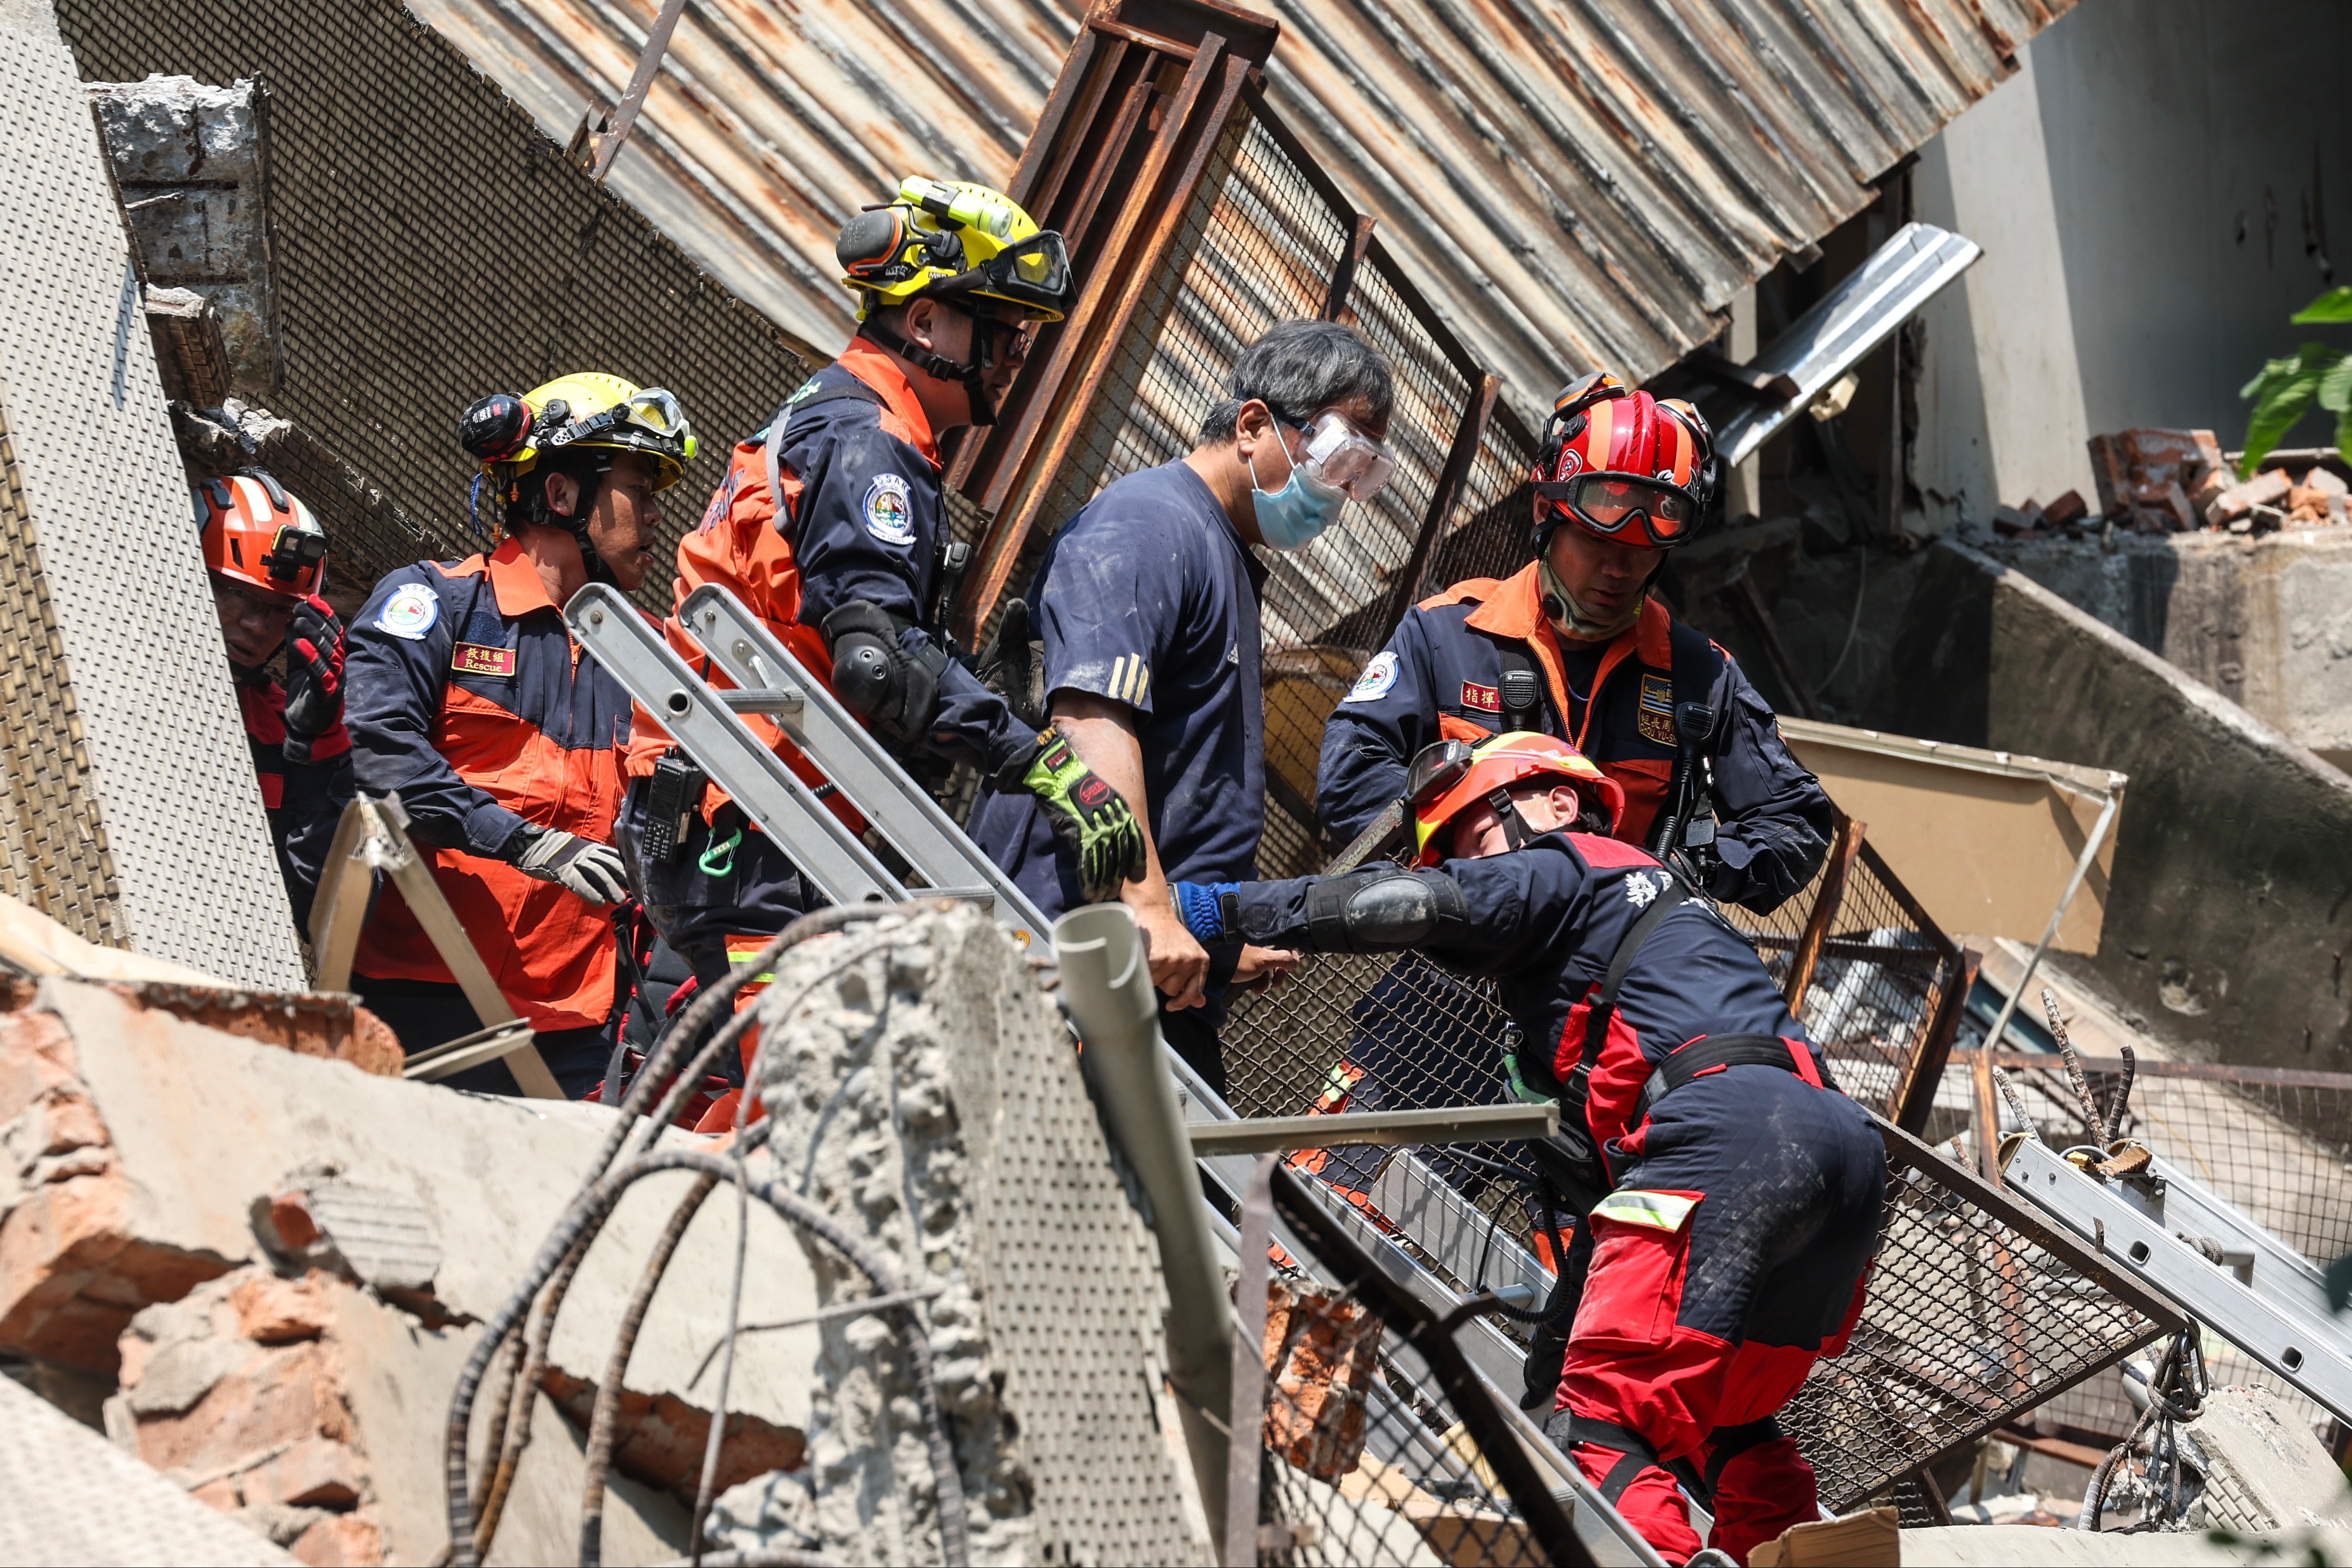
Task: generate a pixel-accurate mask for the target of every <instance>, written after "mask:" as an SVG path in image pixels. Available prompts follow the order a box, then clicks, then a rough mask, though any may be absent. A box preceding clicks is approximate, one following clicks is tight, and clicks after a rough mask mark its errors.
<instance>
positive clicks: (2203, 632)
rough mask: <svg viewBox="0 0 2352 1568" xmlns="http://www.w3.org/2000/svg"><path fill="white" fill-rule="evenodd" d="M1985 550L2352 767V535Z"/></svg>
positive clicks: (2060, 543) (2136, 539)
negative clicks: (2110, 546)
mask: <svg viewBox="0 0 2352 1568" xmlns="http://www.w3.org/2000/svg"><path fill="white" fill-rule="evenodd" d="M1983 549H1984V550H1985V552H1986V553H1987V554H1989V555H1991V556H1993V557H1994V558H1995V559H1997V560H2000V561H2002V562H2004V563H2007V564H2009V565H2011V566H2014V567H2016V568H2017V569H2018V570H2019V571H2021V572H2022V573H2024V574H2026V575H2027V576H2029V577H2031V578H2032V579H2033V580H2034V581H2035V582H2037V583H2039V584H2042V586H2043V587H2045V588H2048V589H2050V590H2052V591H2053V593H2056V594H2057V595H2060V596H2061V597H2062V598H2064V599H2065V600H2067V601H2068V602H2069V603H2071V604H2073V605H2076V606H2078V607H2080V608H2082V609H2084V610H2086V611H2088V612H2089V613H2090V614H2092V615H2093V616H2096V617H2098V619H2100V620H2101V621H2103V622H2105V624H2106V625H2108V626H2113V627H2114V628H2115V629H2116V630H2117V631H2119V632H2121V633H2123V634H2124V636H2126V637H2129V638H2131V639H2132V641H2134V642H2136V643H2137V644H2139V645H2140V646H2141V647H2144V648H2147V649H2148V650H2149V651H2150V652H2152V653H2158V654H2161V655H2163V656H2164V658H2166V659H2168V660H2169V661H2170V662H2171V663H2173V664H2175V665H2178V666H2179V668H2181V670H2182V671H2184V672H2185V673H2187V674H2189V675H2190V676H2193V677H2195V678H2196V679H2199V680H2201V681H2203V682H2204V683H2205V684H2206V685H2208V686H2210V687H2212V688H2213V689H2215V690H2217V691H2219V692H2221V695H2223V696H2224V697H2227V698H2229V699H2231V700H2232V701H2234V702H2238V703H2241V704H2242V705H2243V706H2244V707H2245V708H2246V709H2247V710H2249V711H2251V712H2252V713H2254V714H2255V715H2256V716H2258V717H2259V718H2261V719H2263V721H2265V722H2268V723H2271V724H2273V725H2276V726H2277V727H2278V728H2279V729H2280V730H2282V731H2284V732H2285V733H2286V735H2287V736H2288V737H2289V738H2290V739H2292V740H2294V742H2296V743H2297V744H2299V745H2304V746H2308V747H2310V748H2311V749H2312V750H2313V751H2315V752H2318V753H2319V754H2320V755H2321V756H2323V757H2325V758H2326V759H2327V760H2328V761H2329V762H2332V763H2336V765H2337V766H2338V767H2346V766H2352V530H2346V529H2341V528H2336V529H2327V528H2315V529H2294V530H2290V531H2285V532H2282V533H2273V534H2265V535H2263V537H2261V538H2259V539H2247V538H2238V537H2234V536H2232V535H2229V534H2222V533H2184V534H2173V535H2165V536H2150V535H2145V534H2124V535H2119V536H2118V537H2117V538H2116V540H2115V541H2114V542H2113V546H2112V548H2103V547H2102V546H2100V545H2099V544H2097V543H2095V542H2090V541H2086V540H2085V541H2068V540H2036V541H2033V542H2027V543H2016V542H2009V541H2000V542H1995V543H1990V544H1986V545H1984V546H1983Z"/></svg>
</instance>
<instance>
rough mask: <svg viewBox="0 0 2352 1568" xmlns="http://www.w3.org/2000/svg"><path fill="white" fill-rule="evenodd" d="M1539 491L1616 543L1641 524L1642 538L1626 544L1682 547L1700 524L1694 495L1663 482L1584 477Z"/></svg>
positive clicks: (1547, 484)
mask: <svg viewBox="0 0 2352 1568" xmlns="http://www.w3.org/2000/svg"><path fill="white" fill-rule="evenodd" d="M1534 488H1535V492H1536V495H1537V497H1538V499H1539V500H1545V501H1549V503H1550V504H1551V505H1552V506H1553V508H1554V509H1555V510H1559V511H1564V512H1566V513H1568V514H1569V515H1570V516H1571V517H1572V518H1574V519H1575V521H1577V522H1579V523H1580V524H1582V525H1583V526H1584V527H1585V528H1587V529H1590V530H1591V531H1593V532H1594V533H1598V534H1600V535H1601V536H1602V537H1603V538H1608V539H1614V538H1615V537H1617V536H1618V535H1619V534H1621V533H1623V532H1624V531H1626V530H1627V529H1628V528H1630V527H1634V526H1635V525H1638V526H1639V531H1640V532H1641V534H1642V536H1643V537H1642V538H1641V539H1637V540H1630V541H1628V542H1629V543H1636V544H1640V543H1647V544H1648V545H1649V546H1651V547H1652V548H1654V549H1660V550H1663V549H1665V548H1667V547H1668V546H1670V545H1675V544H1680V543H1682V542H1684V541H1685V540H1686V539H1688V538H1689V537H1690V534H1691V530H1692V529H1694V528H1696V526H1697V525H1698V502H1697V501H1696V500H1694V499H1693V498H1692V496H1691V494H1690V492H1689V491H1687V490H1683V489H1676V488H1675V486H1673V485H1670V484H1667V483H1665V482H1664V481H1663V480H1660V479H1637V478H1634V477H1633V476H1632V475H1630V474H1579V475H1577V476H1576V477H1575V478H1574V479H1559V480H1553V481H1543V482H1538V484H1537V485H1536V486H1535V487H1534Z"/></svg>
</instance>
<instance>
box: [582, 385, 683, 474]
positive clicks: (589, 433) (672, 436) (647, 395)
mask: <svg viewBox="0 0 2352 1568" xmlns="http://www.w3.org/2000/svg"><path fill="white" fill-rule="evenodd" d="M622 426H631V427H633V428H635V429H638V430H643V431H645V432H646V434H647V435H649V436H652V437H655V438H656V439H657V440H658V441H660V442H661V444H662V445H663V447H665V448H667V449H671V450H675V451H676V452H677V454H678V455H679V456H680V457H681V458H688V459H690V458H693V456H694V450H695V440H694V426H693V425H691V424H690V423H688V420H687V417H686V410H685V409H683V408H681V407H679V406H678V403H677V398H676V397H674V396H672V395H670V394H669V393H667V392H666V391H664V390H663V389H661V388H660V387H658V386H649V387H647V388H646V389H645V390H644V391H643V392H636V393H632V394H630V395H628V396H627V397H626V398H625V399H623V400H622V401H621V402H619V403H616V404H614V405H613V406H612V407H610V408H607V409H605V410H604V412H603V413H602V414H594V415H591V416H588V417H587V418H585V419H583V420H581V421H579V422H578V423H577V424H573V425H566V426H563V427H562V429H560V430H557V431H554V432H553V433H551V435H550V436H549V437H547V444H548V445H549V446H550V447H569V446H571V445H572V444H573V443H574V442H579V441H585V440H588V439H590V438H592V437H597V436H601V435H604V433H605V432H606V431H610V430H618V429H620V428H621V427H622Z"/></svg>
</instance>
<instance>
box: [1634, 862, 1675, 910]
mask: <svg viewBox="0 0 2352 1568" xmlns="http://www.w3.org/2000/svg"><path fill="white" fill-rule="evenodd" d="M1666 887H1667V880H1666V874H1665V873H1664V871H1661V872H1659V873H1658V874H1657V875H1656V876H1655V877H1652V876H1651V875H1650V873H1649V872H1647V871H1636V872H1634V873H1633V875H1632V876H1630V877H1628V878H1626V879H1625V901H1626V902H1627V903H1629V904H1631V905H1633V907H1634V908H1635V909H1637V910H1646V909H1648V908H1649V907H1650V905H1651V904H1652V903H1653V902H1654V901H1655V900H1656V899H1657V896H1658V895H1659V894H1660V893H1663V892H1664V891H1665V890H1666Z"/></svg>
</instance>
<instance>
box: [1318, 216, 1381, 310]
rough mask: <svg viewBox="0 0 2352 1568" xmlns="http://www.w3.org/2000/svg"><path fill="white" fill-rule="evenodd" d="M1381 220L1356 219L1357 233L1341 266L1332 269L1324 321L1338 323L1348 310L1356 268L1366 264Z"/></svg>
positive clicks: (1325, 300)
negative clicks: (1373, 234) (1374, 230)
mask: <svg viewBox="0 0 2352 1568" xmlns="http://www.w3.org/2000/svg"><path fill="white" fill-rule="evenodd" d="M1380 221H1381V220H1380V219H1378V218H1376V217H1374V216H1372V215H1371V214H1370V213H1364V214H1362V215H1360V216H1358V217H1357V219H1356V231H1355V233H1354V234H1353V235H1352V236H1350V237H1349V241H1348V248H1347V250H1346V251H1345V252H1344V253H1342V254H1341V256H1340V258H1339V266H1337V267H1335V268H1332V269H1331V287H1330V289H1329V290H1328V292H1327V293H1325V294H1324V296H1323V319H1324V320H1325V321H1338V320H1339V312H1340V311H1342V310H1346V309H1347V308H1348V290H1349V289H1352V288H1353V287H1355V282H1356V268H1359V267H1361V266H1362V265H1363V264H1364V251H1365V250H1366V248H1368V247H1370V245H1371V243H1372V229H1373V228H1374V226H1377V225H1378V224H1379V223H1380Z"/></svg>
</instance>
